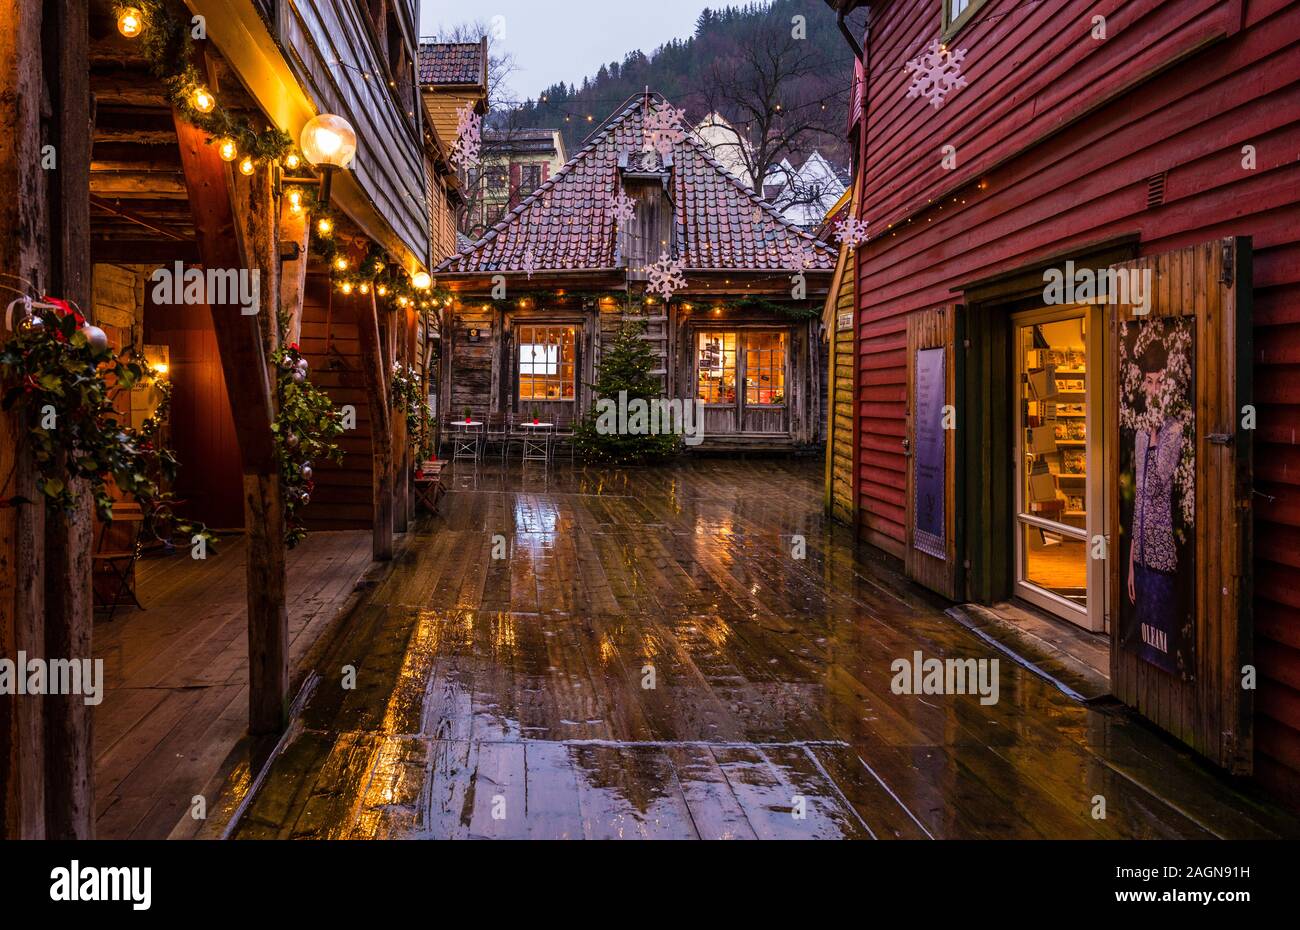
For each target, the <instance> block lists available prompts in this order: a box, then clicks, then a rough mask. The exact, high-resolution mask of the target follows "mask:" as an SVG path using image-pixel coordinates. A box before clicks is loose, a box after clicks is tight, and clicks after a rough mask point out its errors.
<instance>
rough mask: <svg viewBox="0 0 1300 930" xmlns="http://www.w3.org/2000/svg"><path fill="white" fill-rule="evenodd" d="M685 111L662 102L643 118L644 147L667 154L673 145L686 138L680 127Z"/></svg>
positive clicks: (683, 130)
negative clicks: (661, 104)
mask: <svg viewBox="0 0 1300 930" xmlns="http://www.w3.org/2000/svg"><path fill="white" fill-rule="evenodd" d="M685 119H686V111H685V110H679V109H677V108H676V107H673V106H669V105H668V104H664V105H663V106H661V107H659V108H658V109H656V110H655V111H654V112H653V113H651V114H650V115H648V116H647V117H646V118H645V125H644V129H645V147H646V148H647V149H654V150H655V151H656V152H658V153H659V154H660V155H667V154H668V153H669V152H671V151H672V150H673V146H674V145H676V144H677V143H679V142H681V141H682V140H683V139H685V138H686V130H685V129H683V128H682V124H683V121H684V120H685Z"/></svg>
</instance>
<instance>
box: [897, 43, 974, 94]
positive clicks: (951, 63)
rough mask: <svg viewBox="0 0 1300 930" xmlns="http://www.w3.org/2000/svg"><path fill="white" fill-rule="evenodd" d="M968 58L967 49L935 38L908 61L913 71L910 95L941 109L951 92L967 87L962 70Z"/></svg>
mask: <svg viewBox="0 0 1300 930" xmlns="http://www.w3.org/2000/svg"><path fill="white" fill-rule="evenodd" d="M965 57H966V49H964V48H963V49H959V50H958V51H955V52H954V51H952V50H950V49H949V48H948V46H946V45H944V44H942V43H941V42H939V40H938V39H935V40H934V42H932V43H931V44H930V47H929V48H928V49H926V50H925V51H924V52H922V53H921V54H920V55H919V56H917V57H916V58H913V59H912V60H911V61H909V62H908V63H907V70H908V71H910V72H911V73H912V83H911V86H909V87H908V88H907V96H908V97H922V98H924V99H925V100H928V101H929V102H930V106H932V107H934V108H935V109H936V110H937V109H939V108H940V107H941V106H943V104H944V101H945V100H946V99H947V97H948V95H949V94H950V93H952V92H953V91H954V90H956V89H957V88H958V87H965V86H966V78H965V76H964V75H963V74H962V73H961V63H962V60H963V59H964V58H965Z"/></svg>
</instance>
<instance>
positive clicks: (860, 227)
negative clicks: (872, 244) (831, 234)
mask: <svg viewBox="0 0 1300 930" xmlns="http://www.w3.org/2000/svg"><path fill="white" fill-rule="evenodd" d="M835 241H836V242H838V243H839V244H840V245H843V246H848V247H849V248H850V249H855V248H857V247H858V246H860V245H862V243H864V242H866V241H867V221H866V220H860V219H858V218H857V217H856V216H846V217H844V219H842V220H840V221H839V222H838V223H836V224H835Z"/></svg>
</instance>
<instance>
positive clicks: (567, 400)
mask: <svg viewBox="0 0 1300 930" xmlns="http://www.w3.org/2000/svg"><path fill="white" fill-rule="evenodd" d="M580 328H581V327H580V324H576V323H561V322H554V321H538V322H527V323H518V324H516V325H515V338H514V340H513V341H514V353H513V355H514V360H513V364H514V381H515V385H514V399H513V403H514V404H517V405H519V406H520V407H522V405H524V404H573V403H577V400H578V381H579V379H578V332H579V330H580ZM554 330H559V331H560V332H561V334H562V335H561V341H560V342H559V343H558V344H557V345H556V348H557V352H556V356H555V368H556V370H557V373H556V374H555V375H550V374H540V375H539V374H537V372H536V369H535V366H536V365H537V364H538V362H537V360H536V359H535V358H534V359H533V360H531V361H530V362H529V363H528V364H529V365H531V366H534V370H533V371H530V372H529V373H528V374H527V375H525V374H524V371H523V365H524V357H523V354H524V346H525V345H528V346H539V345H540V346H548V345H552V343H547V342H537V341H535V340H536V335H537V333H538V332H539V331H541V332H547V331H554ZM525 331H529V332H531V333H532V334H533V338H532V339H530V340H528V341H527V342H525V340H524V338H523V334H524V332H525ZM566 339H567V340H569V346H570V357H569V359H568V363H567V364H569V365H570V366H571V367H572V369H573V377H572V380H571V381H570V383H569V385H568V386H569V387H570V388H571V390H572V394H571V395H570V396H568V397H565V396H564V389H565V387H566V383H565V378H564V366H565V364H566V362H565V359H564V346H565V340H566ZM542 364H543V365H544V366H545V367H550V365H549V362H542ZM525 377H527V378H529V379H530V381H529V384H530V385H531V386H534V387H535V386H536V384H537V383H538V381H539V380H540V382H541V384H542V385H543V386H545V385H547V384H548V383H550V382H552V381H553V382H555V383H556V384H557V385H558V386H559V391H560V396H559V397H537V396H536V392H535V391H534V392H533V394H532V396H529V397H525V396H524V395H523V389H524V378H525Z"/></svg>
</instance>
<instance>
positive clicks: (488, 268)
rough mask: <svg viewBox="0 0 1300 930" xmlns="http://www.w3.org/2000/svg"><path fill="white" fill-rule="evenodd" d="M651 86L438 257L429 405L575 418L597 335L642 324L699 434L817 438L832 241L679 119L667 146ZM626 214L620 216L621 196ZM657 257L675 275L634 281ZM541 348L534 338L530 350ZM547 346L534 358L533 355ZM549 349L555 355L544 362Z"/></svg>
mask: <svg viewBox="0 0 1300 930" xmlns="http://www.w3.org/2000/svg"><path fill="white" fill-rule="evenodd" d="M660 112H665V113H666V112H669V111H668V105H667V103H666V102H664V101H662V100H661V99H660V98H657V97H655V96H653V95H648V94H647V95H645V96H638V97H636V98H634V99H632V100H631V101H629V102H628V103H627V104H626V105H625V106H623V107H622V108H620V109H619V110H618V111H617V112H616V113H615V114H614V115H613V116H611V117H610V118H609V119H608V120H607V121H606V122H605V123H604V124H602V125H601V126H600V127H599V128H598V129H597V130H596V131H595V132H594V133H593V134H592V135H591V137H590V138H589V141H588V142H587V144H586V145H585V146H584V147H583V148H582V150H581V151H579V152H578V153H577V154H576V155H575V156H574V157H573V158H571V159H570V160H569V161H568V162H567V163H566V164H565V165H564V166H563V167H562V168H560V170H559V171H557V172H556V173H555V174H554V175H552V176H551V177H550V178H549V179H547V180H546V182H545V183H543V184H542V185H541V187H539V188H538V189H537V190H536V191H534V192H533V193H532V194H530V195H529V196H527V197H525V198H523V200H522V201H521V202H520V203H519V205H518V206H516V207H514V208H513V209H512V210H511V211H510V212H509V213H508V214H507V215H506V217H505V218H504V219H503V220H502V221H501V222H499V223H497V224H496V225H495V226H493V227H492V228H491V229H489V230H488V231H487V232H486V233H485V234H484V236H483V237H482V238H481V239H480V240H479V241H478V242H475V243H473V245H472V246H470V247H467V248H466V249H464V250H463V251H462V252H460V254H458V255H456V256H453V257H452V258H450V259H448V260H447V261H445V262H444V263H443V264H442V265H440V266H439V267H438V269H437V274H436V278H437V279H438V282H439V284H440V285H441V286H442V287H445V288H447V289H448V290H449V292H450V294H451V298H450V299H451V301H452V308H451V309H452V310H453V311H454V314H455V317H454V318H455V325H454V327H453V328H452V331H451V335H450V338H449V340H448V345H447V347H446V349H445V352H446V355H445V356H444V357H445V358H446V359H447V364H446V365H445V367H444V371H443V375H442V392H441V394H442V397H443V398H444V401H443V403H442V413H443V415H444V416H457V417H458V416H460V415H461V414H462V413H464V412H465V411H466V410H468V411H470V412H471V413H472V414H475V415H480V416H481V415H485V414H494V413H510V412H513V413H515V414H518V415H521V416H528V415H531V414H533V413H534V412H536V413H537V414H538V415H539V416H545V417H548V418H551V417H555V418H558V419H560V420H561V421H572V420H573V419H575V418H579V417H582V416H585V415H586V414H587V413H588V412H589V411H590V410H591V409H592V407H593V405H594V403H595V401H596V400H597V398H595V397H594V396H593V394H592V387H591V385H592V383H593V382H594V381H595V380H596V372H597V370H598V368H599V365H600V356H601V352H602V349H603V348H604V347H605V346H607V345H608V344H609V341H610V340H611V339H612V338H613V335H614V334H615V333H616V332H617V331H618V329H619V327H620V326H621V325H622V324H623V323H624V321H625V320H627V319H635V320H637V321H639V322H641V323H642V324H644V327H645V328H644V332H643V336H642V338H645V339H647V340H648V341H650V342H651V343H652V345H653V346H654V347H655V349H656V354H657V355H658V357H659V359H660V360H661V365H660V367H659V368H658V369H657V371H658V374H659V375H660V377H661V378H662V379H663V385H664V390H665V394H666V396H667V397H671V398H682V399H687V400H691V399H698V400H699V401H701V403H702V404H703V416H704V439H703V442H702V443H701V444H700V445H699V446H697V447H696V448H699V449H715V450H716V449H795V448H800V447H808V446H811V445H814V444H817V443H819V442H820V441H821V439H822V435H823V433H822V424H823V421H824V415H823V411H822V405H823V402H824V401H823V385H824V376H825V369H824V365H825V347H824V344H823V343H822V340H821V338H820V331H819V329H820V319H819V316H820V314H819V313H818V310H817V306H818V304H819V303H820V298H821V297H822V296H823V295H824V294H825V290H826V287H827V285H828V283H829V279H830V277H831V269H832V265H833V261H834V256H833V253H832V252H831V250H830V249H829V248H828V247H827V246H826V245H825V243H823V242H820V241H818V240H816V239H814V238H813V237H812V236H810V235H808V234H806V233H803V232H801V231H800V230H798V229H796V228H795V227H793V226H792V225H790V224H789V223H788V222H786V221H785V220H784V219H783V218H782V217H781V216H780V215H779V214H778V213H777V212H776V211H775V210H774V209H773V208H772V207H771V205H770V204H768V203H766V202H765V201H763V200H762V199H761V198H759V197H758V196H757V195H755V194H754V193H753V192H752V191H751V190H749V189H748V188H746V187H744V185H742V184H741V183H740V182H739V181H737V180H736V179H735V178H734V177H732V176H731V175H729V174H728V173H727V172H726V170H725V169H724V168H723V167H722V166H721V165H720V164H719V163H718V162H717V161H716V160H715V159H714V158H713V157H712V156H711V155H710V154H709V152H708V150H707V148H706V147H705V146H704V145H703V144H702V143H701V142H699V140H698V139H696V138H695V137H694V136H693V135H692V134H691V133H689V132H687V131H684V130H683V131H680V132H678V133H676V135H675V137H674V138H672V140H671V144H670V145H666V146H664V151H663V152H662V154H661V153H660V152H657V151H656V150H655V149H654V148H653V147H652V146H651V144H650V141H649V140H650V137H649V135H648V134H647V129H646V127H645V121H646V118H647V116H648V115H649V114H651V113H660ZM620 197H623V198H625V201H624V203H625V204H626V205H627V206H628V207H630V209H631V213H632V215H631V216H630V217H628V218H625V219H623V220H622V221H620V220H619V219H618V218H617V215H616V205H617V203H618V198H620ZM661 259H662V261H663V262H664V264H665V265H667V264H673V265H674V267H675V268H676V269H678V270H679V271H680V273H681V276H682V280H681V281H679V282H678V283H677V286H676V287H675V288H673V289H671V296H670V299H669V300H666V301H665V300H664V298H663V296H662V292H658V295H657V294H656V292H655V291H654V290H653V289H651V288H648V287H647V284H648V283H652V282H651V281H650V277H651V276H650V273H649V271H648V269H649V267H650V266H652V265H654V264H655V263H656V262H659V261H660V260H661ZM537 347H542V348H541V349H539V348H537ZM539 351H540V352H542V353H544V354H545V353H549V354H546V355H545V358H546V359H547V361H546V362H544V363H543V366H544V368H545V369H546V371H545V373H544V374H541V375H540V377H539V373H538V372H537V370H536V368H535V365H536V362H535V358H536V355H535V353H537V352H539ZM552 359H553V360H554V364H550V360H552Z"/></svg>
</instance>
